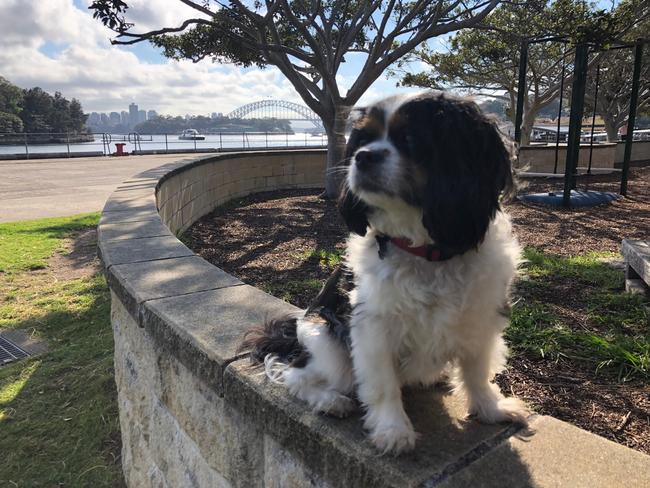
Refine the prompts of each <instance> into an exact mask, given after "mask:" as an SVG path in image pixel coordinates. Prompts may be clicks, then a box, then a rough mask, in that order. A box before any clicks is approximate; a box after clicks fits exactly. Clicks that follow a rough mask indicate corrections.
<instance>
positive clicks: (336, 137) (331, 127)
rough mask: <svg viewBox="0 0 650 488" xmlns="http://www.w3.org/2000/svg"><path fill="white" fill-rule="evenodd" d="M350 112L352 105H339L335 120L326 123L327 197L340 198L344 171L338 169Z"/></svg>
mask: <svg viewBox="0 0 650 488" xmlns="http://www.w3.org/2000/svg"><path fill="white" fill-rule="evenodd" d="M349 114H350V107H347V106H343V105H341V106H337V107H336V108H335V113H334V120H333V121H332V122H331V123H324V124H323V126H324V127H325V133H326V134H327V169H326V174H325V194H324V196H325V197H326V198H338V196H339V190H340V188H341V182H342V180H343V176H344V173H343V172H342V171H339V170H338V167H339V166H340V165H341V163H342V162H343V156H344V155H345V125H346V122H347V120H348V115H349Z"/></svg>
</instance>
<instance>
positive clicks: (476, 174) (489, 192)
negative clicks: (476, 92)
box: [420, 97, 513, 253]
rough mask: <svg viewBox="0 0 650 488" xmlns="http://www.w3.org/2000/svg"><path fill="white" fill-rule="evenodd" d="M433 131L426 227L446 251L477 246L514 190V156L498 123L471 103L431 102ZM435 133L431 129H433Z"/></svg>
mask: <svg viewBox="0 0 650 488" xmlns="http://www.w3.org/2000/svg"><path fill="white" fill-rule="evenodd" d="M432 100H433V102H434V103H432V104H430V105H431V106H430V107H429V110H430V112H429V116H430V117H432V118H433V120H431V122H432V123H431V124H426V125H420V127H428V128H433V130H434V132H435V133H434V134H433V135H430V137H431V140H432V144H431V146H430V147H429V150H430V151H431V153H430V156H429V157H430V164H431V166H430V167H429V169H428V170H427V173H428V181H427V187H426V191H425V196H424V201H423V202H422V203H423V205H422V206H423V210H424V211H423V218H422V223H423V224H424V226H425V227H426V229H427V231H428V232H429V235H430V236H431V238H432V239H433V240H434V241H435V242H436V243H437V244H438V245H440V246H441V247H442V248H443V249H447V250H448V251H451V252H454V253H462V252H465V251H467V250H470V249H473V248H476V246H478V245H479V244H480V243H481V241H482V240H483V238H484V237H485V233H486V232H487V229H488V227H489V225H490V221H491V220H492V219H493V218H494V215H495V213H496V211H497V210H498V209H499V198H500V195H501V194H502V192H504V193H508V194H509V193H510V191H512V188H513V178H512V166H511V163H512V161H511V160H512V155H511V152H510V150H509V148H508V146H507V144H506V143H505V142H504V140H503V139H502V136H501V134H500V132H499V130H498V128H497V126H496V124H495V123H494V122H492V121H491V120H489V119H488V118H486V117H485V115H483V114H482V113H481V112H480V109H479V108H478V107H477V106H476V105H475V104H474V103H472V102H468V101H464V100H457V99H452V98H446V97H438V98H437V99H432ZM430 130H431V129H430Z"/></svg>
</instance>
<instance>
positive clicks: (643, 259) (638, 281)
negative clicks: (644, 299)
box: [621, 239, 650, 293]
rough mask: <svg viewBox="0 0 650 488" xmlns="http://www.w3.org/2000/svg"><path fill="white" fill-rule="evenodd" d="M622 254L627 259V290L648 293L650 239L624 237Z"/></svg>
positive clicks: (649, 284) (649, 281) (649, 280)
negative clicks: (637, 239) (636, 239)
mask: <svg viewBox="0 0 650 488" xmlns="http://www.w3.org/2000/svg"><path fill="white" fill-rule="evenodd" d="M621 254H623V258H624V259H625V265H626V266H625V290H626V291H629V292H632V293H635V292H636V293H639V292H640V293H646V292H647V290H648V286H650V241H632V240H628V239H623V242H622V244H621Z"/></svg>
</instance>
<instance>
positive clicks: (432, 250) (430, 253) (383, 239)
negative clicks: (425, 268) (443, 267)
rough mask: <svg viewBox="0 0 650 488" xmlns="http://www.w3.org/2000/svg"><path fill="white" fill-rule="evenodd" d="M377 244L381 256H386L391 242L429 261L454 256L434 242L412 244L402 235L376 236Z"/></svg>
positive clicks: (443, 259) (444, 259)
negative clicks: (421, 244) (413, 245)
mask: <svg viewBox="0 0 650 488" xmlns="http://www.w3.org/2000/svg"><path fill="white" fill-rule="evenodd" d="M376 239H377V244H378V245H379V257H380V258H382V259H383V258H384V256H385V255H386V250H387V246H386V245H387V243H388V242H391V243H392V244H393V245H394V246H396V247H399V248H400V249H401V250H403V251H406V252H407V253H409V254H413V255H414V256H418V257H420V258H424V259H426V260H427V261H446V260H447V259H449V258H451V257H453V255H451V256H450V255H447V254H446V253H444V252H443V251H442V250H441V249H440V248H439V247H438V246H436V245H434V244H428V245H425V246H416V247H412V246H411V241H409V240H408V239H404V238H401V237H388V236H385V235H378V236H376Z"/></svg>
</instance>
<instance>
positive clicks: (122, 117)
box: [120, 110, 129, 127]
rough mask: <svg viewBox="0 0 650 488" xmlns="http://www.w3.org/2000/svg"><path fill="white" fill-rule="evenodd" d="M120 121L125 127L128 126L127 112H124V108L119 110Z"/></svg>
mask: <svg viewBox="0 0 650 488" xmlns="http://www.w3.org/2000/svg"><path fill="white" fill-rule="evenodd" d="M120 122H122V125H124V126H126V127H128V126H129V112H126V111H124V110H122V111H121V112H120Z"/></svg>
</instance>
